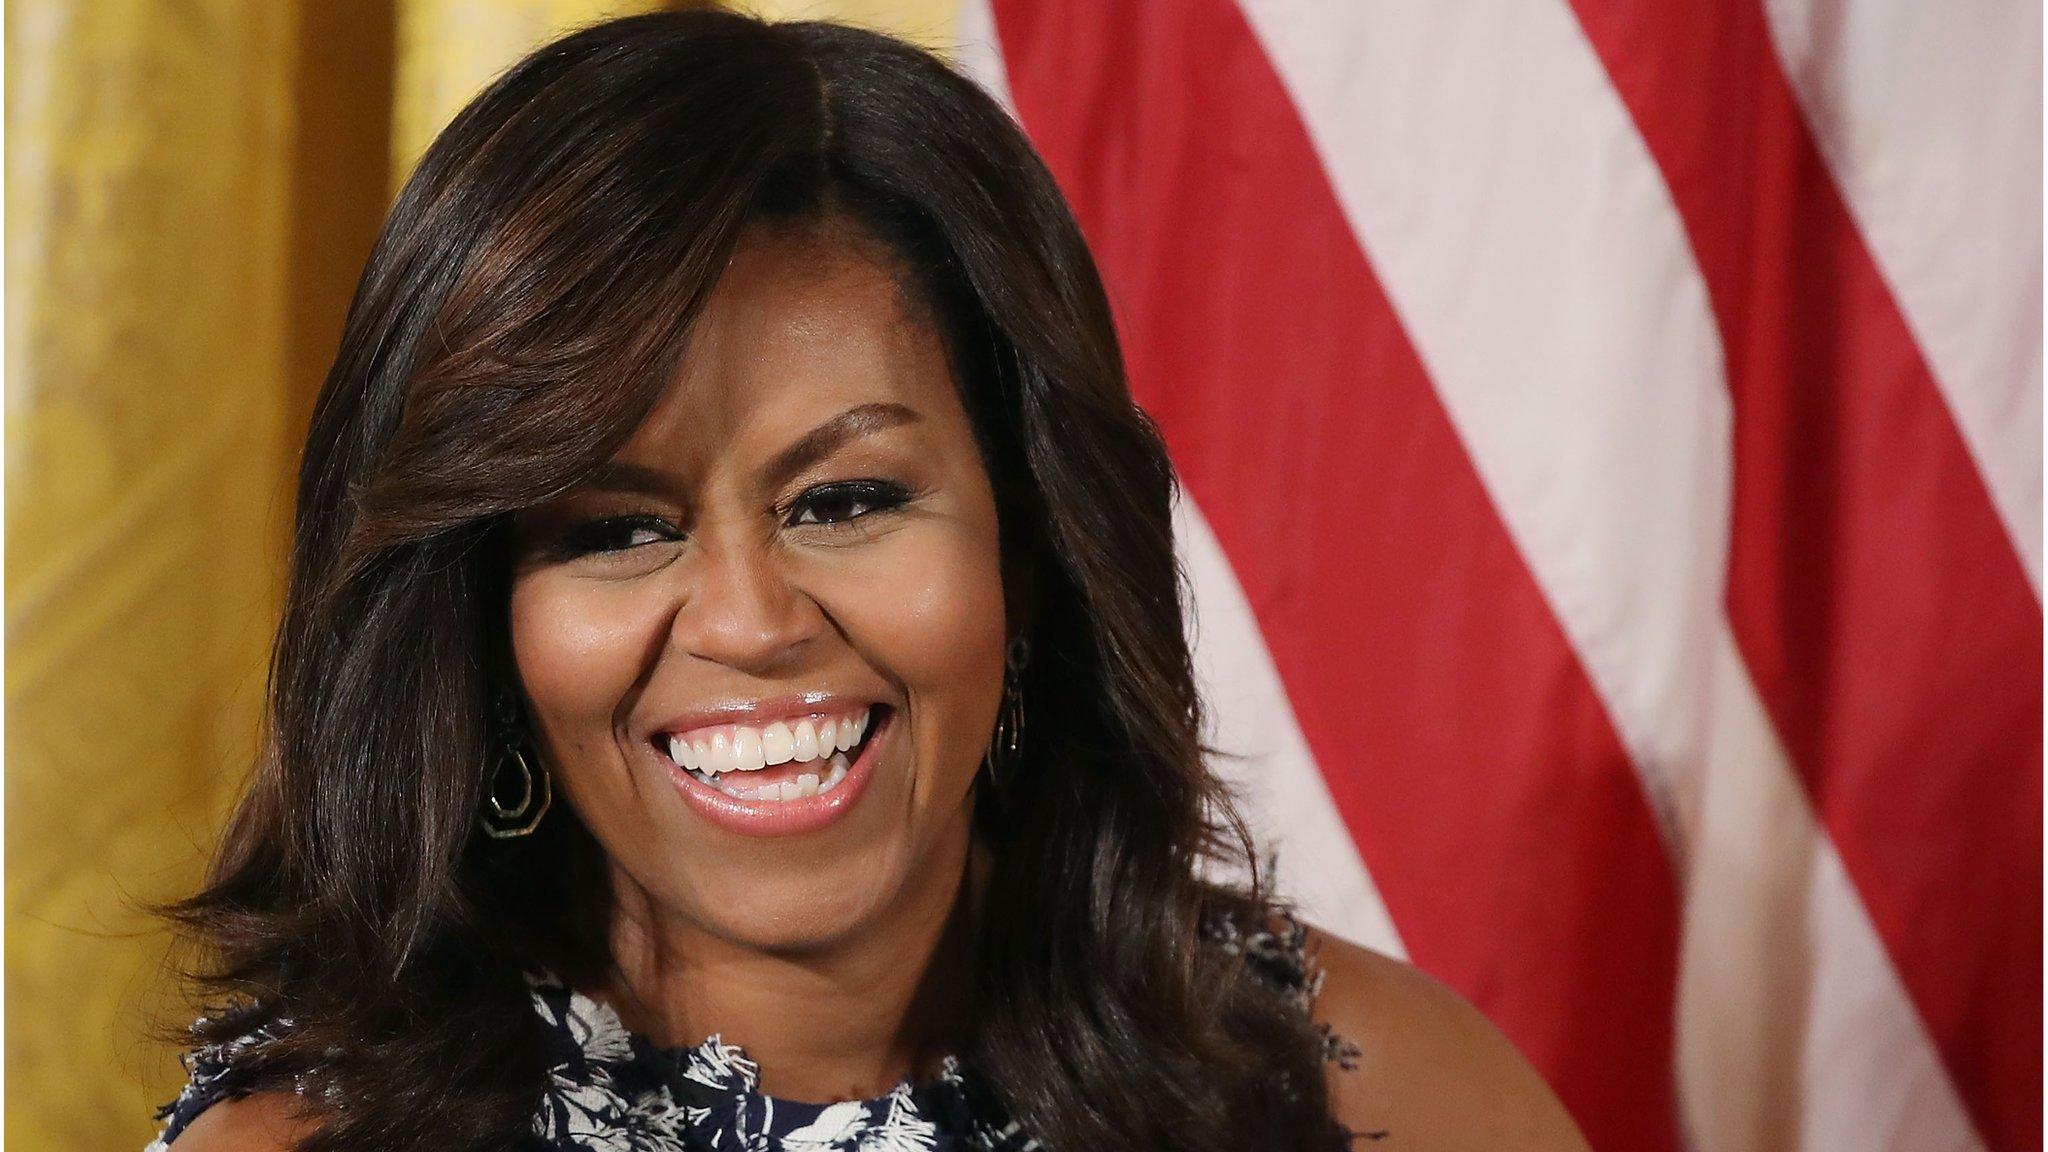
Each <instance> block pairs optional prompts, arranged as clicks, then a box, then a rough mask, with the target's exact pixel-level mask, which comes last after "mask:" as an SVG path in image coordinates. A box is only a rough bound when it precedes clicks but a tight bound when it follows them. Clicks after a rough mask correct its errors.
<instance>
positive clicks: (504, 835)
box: [476, 695, 555, 840]
mask: <svg viewBox="0 0 2048 1152" xmlns="http://www.w3.org/2000/svg"><path fill="white" fill-rule="evenodd" d="M511 717H512V704H511V698H510V697H509V696H503V695H501V696H500V697H499V698H498V720H499V731H500V734H501V735H500V739H501V741H502V745H501V748H502V750H501V751H500V752H499V754H498V762H497V763H496V764H494V765H492V766H491V774H490V776H489V778H487V779H486V780H485V781H484V804H485V806H486V807H487V808H488V809H489V811H488V812H479V813H477V817H476V822H477V823H478V824H479V825H480V826H482V828H483V830H484V832H485V833H487V834H488V835H490V836H491V837H492V838H493V839H496V840H508V839H511V838H512V837H514V836H526V835H529V834H531V833H532V832H533V830H534V829H535V828H538V827H540V819H541V817H543V816H545V815H547V814H548V807H549V806H550V805H551V804H553V803H554V802H555V787H554V779H553V777H551V776H550V775H549V774H548V770H547V765H545V764H543V765H541V769H540V805H539V807H538V808H535V806H534V802H533V800H534V796H533V793H534V787H533V766H532V765H531V764H529V763H527V760H526V753H525V751H524V750H522V749H521V748H520V747H519V744H520V737H519V732H518V729H517V727H516V725H515V724H514V723H513V721H512V719H511ZM508 759H509V760H512V761H514V762H515V763H517V764H518V765H519V788H520V791H519V803H517V804H514V805H512V806H510V807H507V806H506V805H505V803H504V802H503V801H501V800H499V799H498V777H499V776H500V775H501V774H502V773H503V772H504V770H505V761H506V760H508ZM528 809H533V815H532V816H531V817H527V810H528ZM494 819H495V820H497V821H506V820H513V821H516V820H521V819H524V820H525V823H523V824H511V825H505V824H500V823H494V822H493V820H494Z"/></svg>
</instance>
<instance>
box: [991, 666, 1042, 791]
mask: <svg viewBox="0 0 2048 1152" xmlns="http://www.w3.org/2000/svg"><path fill="white" fill-rule="evenodd" d="M1030 659H1031V642H1030V641H1028V640H1026V639H1024V637H1022V636H1019V637H1017V638H1016V639H1014V640H1012V641H1010V646H1009V647H1008V648H1006V649H1005V650H1004V651H1003V707H1002V711H1001V712H998V713H997V714H996V731H995V741H994V743H993V744H991V745H990V747H989V749H988V751H986V752H984V753H982V757H981V762H982V764H983V765H985V766H986V767H987V768H988V780H989V783H990V784H993V785H995V786H996V787H998V788H1000V787H1002V786H1003V782H1002V777H1003V775H1004V774H1005V773H1013V772H1015V771H1016V768H1017V764H1018V762H1019V760H1020V759H1021V757H1020V755H1019V753H1020V750H1021V749H1022V747H1023V744H1024V685H1023V683H1022V681H1023V678H1024V665H1025V664H1026V663H1027V662H1028V661H1029V660H1030Z"/></svg>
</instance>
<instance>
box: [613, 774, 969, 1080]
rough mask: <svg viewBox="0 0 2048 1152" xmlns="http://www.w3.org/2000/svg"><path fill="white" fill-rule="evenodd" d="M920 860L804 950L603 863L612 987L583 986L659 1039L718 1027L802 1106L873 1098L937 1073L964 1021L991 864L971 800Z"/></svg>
mask: <svg viewBox="0 0 2048 1152" xmlns="http://www.w3.org/2000/svg"><path fill="white" fill-rule="evenodd" d="M961 811H962V814H963V815H962V818H961V819H960V820H958V821H956V822H955V825H954V827H952V828H951V829H949V832H948V834H947V835H945V836H943V837H942V838H941V843H940V844H939V845H938V846H937V847H935V848H934V850H933V852H932V854H931V857H930V862H929V865H928V866H927V867H925V868H924V869H922V870H921V872H920V873H919V875H917V876H915V877H913V878H912V883H911V885H910V886H909V887H908V888H906V889H905V891H903V892H902V893H901V894H900V895H899V896H898V898H897V899H896V900H895V901H893V902H892V903H891V904H890V905H889V906H887V907H886V908H884V909H883V910H882V912H881V913H880V914H879V915H877V916H875V917H874V918H872V919H871V920H869V921H868V922H867V923H864V924H862V925H861V926H860V928H859V929H858V930H856V931H854V932H850V933H848V934H847V935H846V936H844V937H843V938H841V939H837V940H834V941H832V942H830V943H828V944H823V945H819V946H815V947H807V948H806V949H804V950H803V951H801V952H790V951H770V950H764V949H761V948H759V947H757V946H752V945H749V944H748V943H746V942H745V941H738V940H734V939H731V938H730V937H724V936H719V935H717V934H715V933H713V932H711V931H709V930H707V929H706V927H705V926H704V925H702V924H701V923H698V922H696V921H693V920H690V919H689V918H687V917H684V916H680V915H677V914H675V913H674V912H672V911H669V910H667V909H665V908H662V907H660V906H659V905H658V904H656V903H655V902H654V901H653V900H652V899H651V898H650V897H649V896H648V894H647V892H646V891H645V890H644V889H642V888H641V887H640V886H639V885H638V884H636V883H634V882H633V881H632V879H631V878H630V877H628V876H626V875H625V874H624V873H623V872H621V871H619V870H618V869H617V868H616V867H614V868H612V869H611V871H612V877H611V881H612V891H613V893H614V900H615V913H614V915H613V918H612V925H613V926H612V949H611V951H612V956H613V958H614V962H615V965H616V967H615V970H614V975H613V977H612V980H611V983H610V984H609V985H608V986H606V987H603V988H598V989H593V990H592V991H591V994H592V995H593V996H595V997H596V998H598V999H600V1000H603V1001H605V1002H606V1003H608V1004H609V1005H610V1006H611V1007H612V1008H613V1010H614V1011H616V1012H617V1013H618V1014H619V1016H620V1018H621V1020H623V1021H624V1022H625V1024H626V1026H627V1027H629V1028H631V1029H633V1030H634V1031H636V1032H640V1033H643V1034H645V1035H647V1036H648V1037H649V1038H650V1039H652V1040H653V1041H654V1042H655V1043H657V1044H661V1045H664V1046H671V1047H675V1046H694V1045H696V1044H699V1043H701V1042H702V1041H703V1040H704V1038H705V1037H707V1036H709V1035H711V1034H712V1033H714V1032H716V1033H719V1034H720V1035H721V1036H722V1037H723V1038H724V1039H725V1041H726V1042H727V1043H730V1044H737V1045H739V1046H740V1047H741V1048H744V1049H745V1050H746V1053H747V1056H748V1058H750V1059H751V1060H753V1061H754V1063H755V1064H756V1065H757V1066H758V1067H759V1069H760V1077H761V1079H760V1090H761V1091H762V1092H765V1093H767V1094H768V1095H771V1096H776V1097H780V1098H783V1099H788V1100H798V1101H805V1102H811V1103H829V1102H833V1101H838V1100H854V1099H868V1098H872V1097H876V1096H881V1095H883V1094H885V1093H887V1092H888V1091H889V1090H890V1089H891V1088H893V1087H895V1085H896V1084H897V1083H898V1082H899V1081H900V1080H902V1079H903V1078H904V1077H906V1076H913V1077H916V1078H919V1079H923V1078H927V1077H929V1076H932V1075H934V1074H936V1072H937V1070H938V1062H939V1060H940V1058H941V1057H942V1056H944V1055H945V1054H947V1053H952V1052H958V1051H959V1050H960V1046H961V1045H962V1044H963V1043H964V1042H965V1040H966V1031H967V1022H968V1020H969V1019H970V1018H971V1011H972V1003H971V1001H972V990H973V979H972V978H973V971H972V969H973V959H974V939H975V920H976V916H977V912H978V910H979V907H980V894H981V889H982V886H983V884H984V883H985V879H986V875H987V868H988V859H989V858H988V851H987V846H986V845H985V844H983V843H981V842H980V841H979V840H978V839H976V838H975V837H973V835H972V823H973V821H972V812H973V809H972V807H971V806H970V805H963V806H962V809H961Z"/></svg>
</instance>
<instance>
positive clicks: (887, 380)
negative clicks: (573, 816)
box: [511, 232, 1006, 948]
mask: <svg viewBox="0 0 2048 1152" xmlns="http://www.w3.org/2000/svg"><path fill="white" fill-rule="evenodd" d="M856 409H858V410H860V413H858V414H856V415H855V416H853V417H852V418H851V422H842V418H844V417H845V415H846V414H847V413H849V412H854V411H855V410H856ZM820 429H825V430H833V429H837V430H838V433H839V434H830V435H828V436H827V437H826V438H824V439H822V440H820V439H818V438H816V437H815V436H814V433H815V432H816V431H817V430H820ZM806 447H807V448H809V449H810V450H809V451H803V450H801V449H803V448H806ZM792 449H799V450H798V451H796V452H794V453H792ZM516 529H517V531H516V535H517V538H518V541H519V545H518V548H517V550H516V554H517V557H518V559H517V561H516V563H515V568H514V575H513V582H512V595H511V630H512V647H513V653H514V657H515V660H516V662H517V664H518V671H519V676H520V680H521V682H522V686H523V688H524V692H525V697H526V703H527V707H528V711H529V715H530V718H531V722H532V728H533V735H534V739H535V741H536V743H537V745H538V747H539V750H540V752H541V755H542V757H543V758H544V759H545V762H546V764H547V765H548V767H549V768H550V770H551V771H553V772H554V774H555V785H556V787H557V788H558V789H559V790H560V791H561V792H562V793H564V795H565V797H566V799H567V801H568V802H569V803H570V804H572V805H573V806H574V808H575V810H576V812H577V813H578V815H580V816H581V817H582V819H583V820H584V822H585V823H586V824H587V825H588V826H589V827H590V829H591V831H592V832H593V833H594V834H595V835H596V836H597V838H598V840H599V841H600V842H601V843H602V844H603V845H604V847H605V849H606V851H607V853H608V854H609V855H610V857H611V860H612V864H613V867H614V872H615V873H623V874H624V875H623V877H620V878H621V879H626V880H630V882H632V883H633V884H636V885H637V886H638V887H639V888H640V889H643V890H644V892H645V894H646V897H647V900H648V901H649V903H650V904H651V905H652V906H653V907H655V908H656V909H658V910H659V911H660V912H662V913H664V914H666V915H669V916H680V917H683V918H685V919H686V920H687V921H689V922H691V923H692V924H693V925H694V926H695V927H697V928H699V929H701V930H704V931H709V932H711V933H714V934H716V935H718V936H720V937H723V938H726V939H729V940H734V941H739V942H744V943H749V944H753V945H756V946H761V947H781V948H791V947H803V946H807V945H818V944H823V943H828V942H830V941H832V940H834V939H836V938H839V937H841V936H844V935H845V934H848V933H850V932H853V931H856V930H857V929H859V928H860V926H861V925H862V924H863V923H864V922H866V921H868V920H869V919H870V918H872V917H875V916H877V915H879V914H880V913H881V912H883V911H884V910H886V909H887V907H888V906H889V904H890V902H891V901H892V899H893V898H895V897H897V896H898V895H900V894H902V893H904V892H906V891H908V890H909V889H910V888H912V887H913V886H915V885H917V884H919V883H924V884H927V885H930V884H932V883H944V884H946V886H947V888H946V890H947V891H948V892H950V884H951V881H952V880H954V879H957V871H955V872H954V874H953V876H952V877H948V878H941V877H937V876H936V872H937V871H938V870H941V869H949V868H950V869H957V867H958V864H959V862H960V860H961V858H962V856H961V854H962V853H963V852H964V851H965V849H966V847H967V843H968V836H969V830H970V828H971V826H972V821H971V806H970V803H969V789H970V785H971V783H972V781H973V779H974V776H975V772H976V769H977V767H978V766H979V763H980V759H981V756H982V753H983V750H984V749H985V747H986V746H987V742H988V739H989V734H990V731H991V728H992V727H993V725H994V723H995V717H996V710H997V707H998V704H999V702H1000V698H1001V689H1002V668H1003V649H1004V642H1005V638H1006V633H1005V613H1004V605H1005V589H1004V581H1003V574H1002V569H1001V566H1000V564H999V556H998V543H997V525H996V510H995V500H994V496H993V493H992V491H991V489H990V484H989V479H988V474H987V472H986V470H985V468H984V466H983V463H982V461H981V458H980V456H979V453H978V452H977V451H976V446H975V440H974V436H973V433H972V431H971V428H970V425H969V423H968V417H967V413H966V411H965V409H964V408H963V406H962V404H961V401H960V398H959V396H958V394H957V392H956V390H955V384H954V380H953V377H952V374H951V371H950V369H949V366H948V363H947V360H946V356H945V353H944V349H943V345H942V343H941V338H940V336H939V335H938V333H937V332H936V331H935V330H934V329H933V328H932V326H931V325H930V323H929V322H928V321H927V320H926V319H925V318H924V316H923V315H922V314H921V312H920V311H919V310H918V309H916V308H915V307H913V306H911V304H910V302H909V301H907V300H906V299H905V298H904V297H903V296H902V295H901V292H900V290H899V287H898V284H897V282H896V279H895V277H894V276H893V275H892V273H891V271H890V270H889V268H888V267H887V266H886V265H885V264H884V263H881V262H880V259H879V258H878V253H877V252H876V250H874V249H872V248H870V247H868V246H866V245H865V244H863V243H860V242H855V241H847V240H812V239H807V238H806V235H804V234H797V233H786V232H750V233H749V234H748V236H747V237H746V238H745V239H744V240H743V242H742V243H741V245H740V246H739V249H738V250H737V252H736V254H735V255H734V258H733V260H732V262H731V264H730V265H729V267H728V270H727V271H726V273H725V275H724V277H723V279H722V280H721V281H720V282H719V284H718V286H717V288H716V289H715V290H714V293H713V295H712V296H711V299H710V301H709V304H708V306H707V307H706V309H705V311H704V312H703V314H702V316H701V318H700V319H699V320H698V322H697V324H696V326H695V328H694V329H693V331H692V334H691V337H690V344H689V346H688V347H687V349H686V350H685V352H684V355H683V359H682V367H681V369H680V371H679V373H678V375H677V377H676V379H675V380H674V381H673V382H672V384H671V385H670V387H669V388H668V390H667V392H666V393H665V394H664V395H663V397H662V398H661V400H660V401H659V403H658V405H657V407H656V408H655V410H654V411H653V412H652V413H651V414H650V415H649V417H648V419H647V421H646V423H645V424H644V425H642V426H641V427H640V428H639V429H638V430H637V431H636V432H635V434H634V436H633V438H632V440H631V442H630V443H628V444H627V445H626V447H625V448H624V449H622V450H621V451H620V452H619V454H618V455H617V456H616V457H615V458H614V461H613V466H612V467H610V468H609V469H607V470H605V471H604V472H603V473H602V475H601V478H600V479H598V480H595V481H593V482H591V483H589V484H588V485H586V487H584V488H583V489H581V490H578V491H576V492H572V493H570V494H569V495H567V496H565V497H563V498H562V499H560V500H557V501H555V502H553V503H551V504H549V505H547V506H545V507H542V508H537V509H533V510H531V511H529V512H526V513H522V514H521V515H520V516H519V517H518V519H517V521H516ZM821 693H822V694H828V696H829V698H828V699H825V700H822V701H821V700H820V699H819V698H818V695H817V694H821ZM870 704H872V705H874V706H875V707H874V708H873V709H872V710H871V711H870V712H869V713H868V715H869V719H868V721H867V724H866V727H865V729H864V731H862V734H861V743H860V744H859V745H856V747H855V748H854V749H852V750H850V751H849V752H848V754H847V755H848V756H849V757H857V759H854V760H853V761H852V762H851V769H852V770H851V771H850V772H847V773H843V774H840V779H839V781H838V782H837V783H836V784H833V783H830V781H831V779H832V777H833V776H834V775H835V772H834V769H833V767H832V763H831V760H830V758H829V757H828V756H826V755H825V754H824V752H825V750H824V749H820V750H819V751H817V752H813V753H810V754H809V757H808V758H807V757H806V754H805V753H806V748H805V741H804V737H803V735H802V731H801V729H800V726H799V724H798V721H799V720H800V718H804V717H809V718H811V720H812V724H811V725H810V728H811V731H812V732H813V738H814V739H815V733H816V720H817V719H819V718H820V717H821V716H831V717H836V716H840V715H844V714H850V713H859V712H860V711H861V710H862V708H863V706H866V705H870ZM734 721H737V723H734ZM777 722H780V727H781V731H780V732H778V731H777ZM679 735H680V736H682V737H683V743H682V744H680V745H679V744H677V743H676V742H675V741H673V740H672V739H671V738H672V737H675V736H679ZM749 741H751V742H752V744H751V747H750V746H749ZM764 745H765V750H764ZM672 755H682V756H684V757H685V759H686V761H695V762H696V767H697V769H698V772H697V773H696V774H692V773H690V772H689V771H688V770H687V769H686V768H684V767H681V766H678V765H677V764H676V763H675V762H674V760H673V759H672ZM707 757H708V761H707V759H706V758H707ZM777 759H782V760H784V761H786V762H785V763H782V764H779V765H778V764H773V763H768V764H767V767H766V768H764V769H762V770H761V771H752V770H750V769H751V768H753V767H757V766H760V765H762V764H763V763H764V762H772V761H775V760H777ZM713 766H716V767H720V768H723V769H724V770H723V771H718V772H716V773H715V774H713V773H711V772H710V767H713ZM805 771H808V772H809V774H810V775H811V776H812V777H813V779H812V780H809V781H806V780H804V779H803V778H802V777H803V775H804V773H805ZM714 780H715V784H714V783H707V782H706V781H714ZM770 780H785V781H788V782H789V785H790V790H791V791H793V792H795V793H798V794H799V795H796V796H795V797H794V798H793V799H776V800H768V799H765V798H761V797H759V796H758V795H757V796H756V797H755V798H752V799H740V798H735V797H731V796H728V795H727V794H726V793H727V791H728V790H738V791H743V792H751V793H758V792H759V791H760V790H761V787H760V786H761V785H762V784H763V783H764V782H766V781H770ZM820 785H827V788H826V790H824V791H822V792H821V794H819V795H816V796H810V795H805V794H806V793H809V792H811V791H813V790H814V789H817V788H818V787H819V786H820ZM771 787H776V788H777V789H778V790H779V785H771ZM693 790H694V791H693ZM835 797H836V799H835Z"/></svg>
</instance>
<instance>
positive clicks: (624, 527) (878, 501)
mask: <svg viewBox="0 0 2048 1152" xmlns="http://www.w3.org/2000/svg"><path fill="white" fill-rule="evenodd" d="M832 500H837V501H843V502H849V503H854V504H865V505H867V506H868V511H865V512H861V513H859V514H857V515H853V516H848V517H846V518H844V519H841V520H830V521H815V522H812V523H809V524H792V525H790V527H793V528H846V527H850V526H853V525H855V524H856V523H857V522H858V521H861V520H865V519H867V518H868V517H870V516H874V515H877V514H879V513H883V512H888V511H892V510H894V509H896V508H898V507H900V506H902V505H903V504H905V503H907V502H908V501H909V500H910V491H909V489H907V488H905V487H903V486H902V485H901V484H897V483H894V482H892V481H887V480H853V481H847V482H844V483H839V484H823V485H820V486H818V487H816V488H812V489H810V490H809V491H807V492H805V493H804V494H803V495H801V496H799V497H797V499H796V501H795V502H794V503H793V504H791V505H790V509H791V511H792V512H794V511H797V510H799V509H803V508H808V507H811V506H813V505H815V504H818V503H822V502H825V501H832ZM643 529H645V530H647V531H652V532H668V531H671V529H670V528H669V526H668V525H667V524H665V523H663V522H662V520H661V519H660V518H659V517H655V516H645V515H637V516H611V517H607V518H605V519H603V520H593V521H591V522H590V523H588V524H584V525H582V526H580V527H578V528H576V529H575V530H574V531H572V532H570V533H569V534H568V536H567V537H566V538H565V539H564V541H563V548H562V552H563V554H564V555H565V556H566V557H570V558H573V557H577V556H585V555H590V554H592V553H615V552H623V551H626V550H627V549H629V548H635V547H639V545H635V544H631V543H619V542H618V541H620V539H621V536H620V533H621V532H624V533H625V534H626V537H627V538H630V536H631V534H632V533H633V532H637V531H641V530H643Z"/></svg>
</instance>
